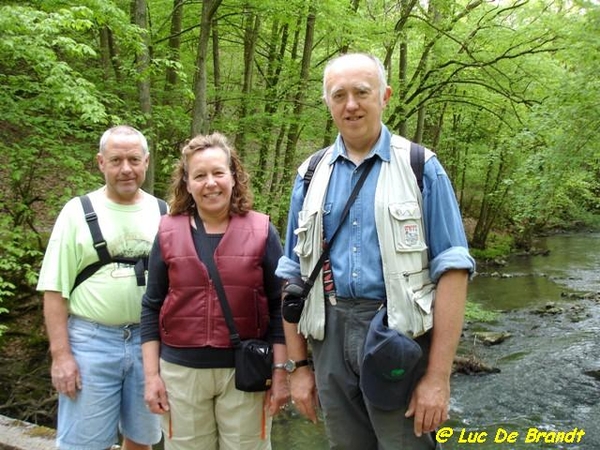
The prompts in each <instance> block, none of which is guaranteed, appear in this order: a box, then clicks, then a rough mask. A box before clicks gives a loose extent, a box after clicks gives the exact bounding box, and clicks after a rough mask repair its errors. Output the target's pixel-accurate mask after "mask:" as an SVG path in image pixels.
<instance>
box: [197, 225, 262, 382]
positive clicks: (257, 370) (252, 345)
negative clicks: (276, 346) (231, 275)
mask: <svg viewBox="0 0 600 450" xmlns="http://www.w3.org/2000/svg"><path fill="white" fill-rule="evenodd" d="M194 220H195V222H196V228H197V229H198V232H199V233H200V237H201V239H200V241H201V245H202V246H205V249H206V239H207V236H206V230H205V229H204V224H203V223H202V221H201V220H200V217H198V214H195V215H194ZM206 250H207V251H205V252H204V253H205V254H206V255H207V260H206V261H204V263H205V264H206V267H207V268H208V273H209V275H210V278H211V279H212V281H213V283H214V285H215V289H216V291H217V295H218V297H219V302H220V303H221V309H222V310H223V316H224V317H225V322H227V327H228V328H229V337H230V339H231V343H232V344H233V348H234V351H235V387H236V388H237V389H239V390H240V391H246V392H260V391H266V390H268V389H269V388H270V387H271V383H272V382H273V346H272V345H271V344H270V343H269V342H267V341H264V340H262V339H244V340H241V339H240V335H239V333H238V332H237V328H236V327H235V323H234V321H233V315H232V313H231V308H230V307H229V303H228V302H227V296H226V294H225V289H224V288H223V283H222V282H221V276H220V275H219V270H218V269H217V265H216V264H215V260H214V257H213V253H212V252H211V251H210V250H209V249H206Z"/></svg>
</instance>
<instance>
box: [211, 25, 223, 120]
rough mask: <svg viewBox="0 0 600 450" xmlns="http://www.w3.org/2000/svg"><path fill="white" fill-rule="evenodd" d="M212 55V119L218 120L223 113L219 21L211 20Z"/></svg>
mask: <svg viewBox="0 0 600 450" xmlns="http://www.w3.org/2000/svg"><path fill="white" fill-rule="evenodd" d="M211 26H212V57H213V86H214V87H215V110H214V117H213V120H215V121H216V120H219V119H220V118H221V116H222V114H223V101H222V100H221V58H220V57H219V23H218V21H217V20H216V19H213V21H212V25H211Z"/></svg>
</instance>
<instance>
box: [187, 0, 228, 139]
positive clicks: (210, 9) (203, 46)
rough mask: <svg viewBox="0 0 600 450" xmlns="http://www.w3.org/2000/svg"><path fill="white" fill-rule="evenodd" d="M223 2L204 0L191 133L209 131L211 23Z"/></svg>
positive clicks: (194, 134) (219, 0) (193, 134)
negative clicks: (208, 94)
mask: <svg viewBox="0 0 600 450" xmlns="http://www.w3.org/2000/svg"><path fill="white" fill-rule="evenodd" d="M220 4H221V0H204V1H203V2H202V15H201V19H200V36H199V39H198V51H197V55H196V72H195V75H194V105H193V109H192V127H191V135H192V136H196V135H197V134H205V133H207V132H208V129H209V123H208V108H207V105H206V78H207V75H206V58H207V54H208V42H209V39H210V25H211V22H212V19H213V17H214V15H215V13H216V12H217V9H218V8H219V5H220Z"/></svg>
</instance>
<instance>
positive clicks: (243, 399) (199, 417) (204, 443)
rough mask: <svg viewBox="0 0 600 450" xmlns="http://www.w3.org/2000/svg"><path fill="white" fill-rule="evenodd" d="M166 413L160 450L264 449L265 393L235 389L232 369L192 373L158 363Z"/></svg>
mask: <svg viewBox="0 0 600 450" xmlns="http://www.w3.org/2000/svg"><path fill="white" fill-rule="evenodd" d="M160 371H161V377H162V379H163V381H164V382H165V385H166V389H167V394H168V397H169V407H170V412H169V413H168V414H165V415H164V416H163V417H162V428H163V433H164V448H165V450H270V449H271V425H272V418H271V417H269V416H268V413H267V412H266V409H265V407H264V404H265V403H264V402H265V395H266V394H265V392H243V391H239V390H237V389H236V388H235V377H234V374H235V370H234V369H233V368H224V369H193V368H189V367H183V366H180V365H177V364H171V363H168V362H166V361H164V360H161V361H160Z"/></svg>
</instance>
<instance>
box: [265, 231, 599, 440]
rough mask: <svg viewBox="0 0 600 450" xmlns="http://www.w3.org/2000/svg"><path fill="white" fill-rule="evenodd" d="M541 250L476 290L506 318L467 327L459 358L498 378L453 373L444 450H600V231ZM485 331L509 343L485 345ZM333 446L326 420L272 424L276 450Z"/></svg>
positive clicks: (484, 277)
mask: <svg viewBox="0 0 600 450" xmlns="http://www.w3.org/2000/svg"><path fill="white" fill-rule="evenodd" d="M539 245H541V246H545V247H546V248H547V250H548V251H549V253H548V254H547V255H546V256H528V257H514V258H512V259H511V260H510V261H509V262H508V264H507V265H506V266H504V267H502V268H499V269H495V270H496V273H482V274H480V275H479V276H477V277H475V278H474V280H473V281H472V282H471V284H470V287H469V302H474V303H478V304H480V305H481V306H482V307H484V308H485V309H488V310H495V311H498V312H499V313H498V319H497V320H496V321H495V322H493V323H486V324H481V323H468V324H466V326H465V333H464V339H463V340H462V341H463V342H462V344H461V351H468V352H472V353H474V354H475V355H476V356H477V357H478V358H479V359H480V360H482V361H483V362H485V363H486V364H488V365H490V366H492V367H494V368H497V369H499V372H497V373H492V374H485V375H464V374H455V375H453V377H452V381H451V383H452V398H451V405H450V415H451V419H450V420H449V421H448V422H447V423H445V424H444V428H443V430H442V431H441V432H440V433H439V434H438V437H439V438H440V439H444V440H445V441H446V442H445V444H444V447H443V448H444V449H448V450H453V449H464V448H469V446H471V447H474V448H477V449H497V448H498V449H502V448H503V449H510V450H521V449H538V448H548V449H550V448H551V449H585V450H588V449H589V450H595V449H598V448H600V423H599V421H598V417H599V415H600V405H599V402H598V400H599V398H600V379H599V378H598V377H599V376H600V375H599V374H600V361H599V360H598V354H600V337H598V335H599V333H600V302H599V299H600V297H599V295H600V269H599V268H600V233H585V234H584V233H580V234H574V235H558V236H552V237H548V238H544V239H543V240H541V241H540V243H539ZM483 270H487V269H483ZM590 293H591V294H592V295H588V294H590ZM478 331H493V332H501V333H508V334H509V335H510V336H509V337H508V338H507V339H506V340H504V341H503V342H502V343H500V344H497V345H484V344H483V343H481V341H480V340H478V339H477V338H476V337H475V333H476V332H478ZM327 448H328V447H327V443H326V439H325V437H324V431H323V425H322V423H319V424H318V425H317V426H315V425H312V424H310V423H308V422H307V421H306V420H304V419H302V418H300V417H298V416H297V415H295V414H294V413H293V412H286V413H285V414H283V415H282V416H279V417H278V418H277V419H276V420H275V423H274V427H273V449H274V450H284V449H285V450H291V449H298V450H307V449H311V450H321V449H323V450H325V449H327Z"/></svg>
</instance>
